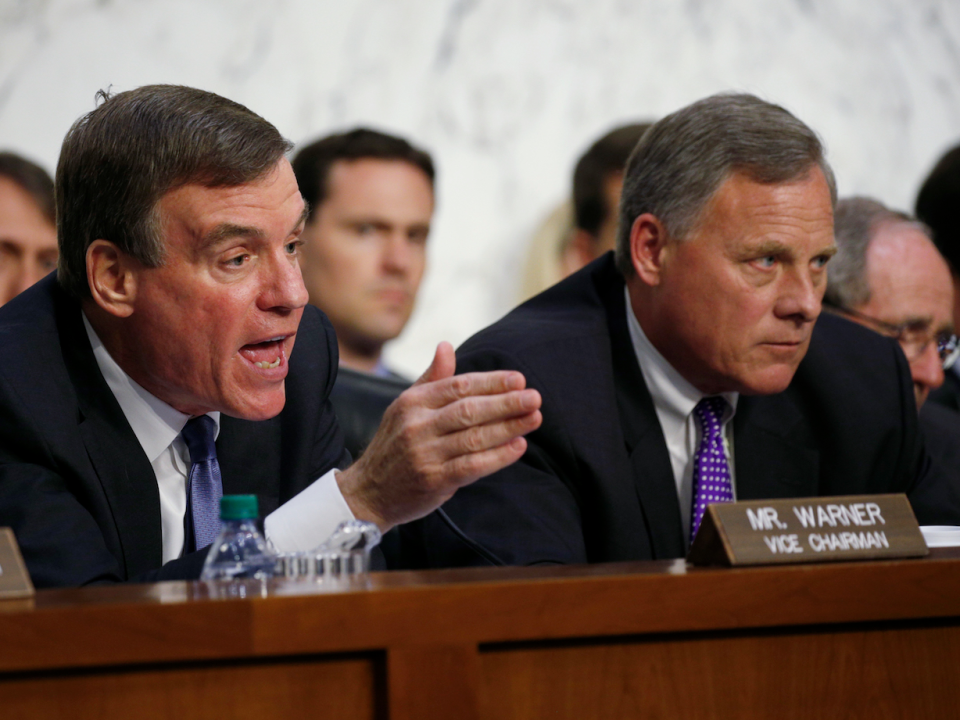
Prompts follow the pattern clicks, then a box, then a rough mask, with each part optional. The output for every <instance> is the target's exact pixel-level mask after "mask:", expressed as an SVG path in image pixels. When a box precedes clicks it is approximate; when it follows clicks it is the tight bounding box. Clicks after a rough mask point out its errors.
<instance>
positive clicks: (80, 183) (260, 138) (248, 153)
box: [56, 85, 291, 298]
mask: <svg viewBox="0 0 960 720" xmlns="http://www.w3.org/2000/svg"><path fill="white" fill-rule="evenodd" d="M98 97H99V98H100V99H101V100H102V102H101V103H100V105H99V106H98V107H97V108H96V109H95V110H93V111H91V112H90V113H88V114H87V115H84V116H83V117H82V118H80V119H79V120H77V122H76V123H74V125H73V127H71V128H70V131H69V132H68V133H67V136H66V138H65V139H64V141H63V147H62V149H61V151H60V162H59V164H58V165H57V177H56V202H57V242H58V244H59V246H60V262H59V266H58V268H57V277H58V279H59V281H60V284H61V285H62V286H63V288H64V289H65V290H66V291H67V292H69V293H70V294H72V295H74V296H75V297H79V298H82V297H87V296H89V294H90V289H89V287H88V286H87V272H86V254H87V248H88V247H89V246H90V243H92V242H93V241H94V240H98V239H103V240H109V241H110V242H112V243H113V244H114V245H116V246H117V247H118V248H119V249H120V250H122V251H123V252H125V253H127V254H128V255H130V256H132V257H134V258H136V259H137V260H139V261H140V262H141V263H143V264H144V265H146V266H147V267H157V266H159V265H160V264H161V263H162V262H163V257H164V241H163V238H162V237H161V236H160V230H159V220H158V214H157V211H156V208H157V203H158V202H159V200H160V198H161V197H162V196H163V195H164V194H166V193H167V192H169V191H170V190H173V189H175V188H178V187H181V186H183V185H187V184H190V183H200V184H202V185H205V186H207V187H229V186H236V185H242V184H244V183H248V182H252V181H254V180H257V179H259V178H260V177H263V176H264V175H266V173H268V172H269V171H270V170H272V169H273V168H274V167H275V166H276V164H277V163H278V162H279V161H280V159H281V158H282V157H283V155H284V153H286V152H287V150H289V149H290V147H291V145H290V143H289V142H287V141H286V140H284V139H283V137H282V136H281V135H280V133H279V132H278V131H277V129H276V128H275V127H274V126H273V125H271V124H270V123H268V122H267V121H266V120H264V119H263V118H262V117H260V116H259V115H257V114H255V113H253V112H251V111H250V110H248V109H247V108H245V107H244V106H243V105H240V104H239V103H235V102H233V101H232V100H227V99H226V98H223V97H220V96H219V95H215V94H214V93H211V92H206V91H205V90H197V89H194V88H189V87H183V86H179V85H147V86H144V87H141V88H137V89H136V90H129V91H127V92H122V93H118V94H116V95H110V94H109V93H108V92H105V91H100V93H98Z"/></svg>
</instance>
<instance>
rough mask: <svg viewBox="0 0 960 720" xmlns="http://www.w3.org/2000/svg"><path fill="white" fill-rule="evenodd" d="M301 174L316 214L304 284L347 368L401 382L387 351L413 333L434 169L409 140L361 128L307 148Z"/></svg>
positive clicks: (299, 160) (297, 161)
mask: <svg viewBox="0 0 960 720" xmlns="http://www.w3.org/2000/svg"><path fill="white" fill-rule="evenodd" d="M293 170H294V172H295V173H296V176H297V182H298V183H299V185H300V193H301V194H302V195H303V198H304V200H306V201H307V203H308V204H309V205H310V217H309V219H308V221H307V227H306V229H305V230H304V233H303V241H304V245H303V255H302V259H301V268H302V271H303V282H304V284H305V285H306V287H307V292H308V293H309V294H310V302H311V303H312V304H314V305H316V306H317V307H319V308H320V309H321V310H323V311H324V312H325V313H326V314H327V316H328V317H329V318H330V322H332V323H333V327H334V329H335V330H336V331H337V341H338V343H339V345H340V364H341V365H343V366H344V367H348V368H351V369H353V370H358V371H361V372H366V373H370V374H373V375H379V376H391V375H394V373H392V372H391V371H390V370H388V369H387V368H386V367H385V366H384V365H383V362H382V359H381V357H382V352H383V346H384V344H386V342H387V341H389V340H392V339H394V338H395V337H397V335H399V334H400V332H401V331H402V330H403V326H404V325H406V323H407V320H408V319H409V318H410V313H411V312H413V304H414V301H415V299H416V296H417V290H418V289H419V287H420V280H421V278H422V277H423V270H424V267H425V265H426V258H427V256H426V249H427V248H426V246H427V236H428V235H429V234H430V220H431V217H432V216H433V207H434V197H433V183H434V177H435V171H434V167H433V161H432V160H431V158H430V156H429V155H428V154H427V153H426V152H424V151H423V150H420V149H418V148H415V147H413V146H412V145H411V144H410V143H408V142H407V141H406V140H404V139H402V138H399V137H395V136H392V135H387V134H384V133H381V132H377V131H375V130H368V129H366V128H358V129H356V130H352V131H350V132H346V133H341V134H337V135H330V136H328V137H325V138H322V139H321V140H317V141H316V142H314V143H312V144H310V145H307V146H306V147H304V148H303V149H302V150H300V151H299V152H298V153H297V154H296V157H294V159H293Z"/></svg>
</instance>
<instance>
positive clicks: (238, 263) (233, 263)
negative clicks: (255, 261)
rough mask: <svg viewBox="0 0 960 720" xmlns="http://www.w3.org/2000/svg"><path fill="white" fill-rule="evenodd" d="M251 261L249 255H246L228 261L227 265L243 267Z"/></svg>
mask: <svg viewBox="0 0 960 720" xmlns="http://www.w3.org/2000/svg"><path fill="white" fill-rule="evenodd" d="M249 259H250V256H249V255H246V254H244V255H237V256H235V257H232V258H230V259H229V260H227V262H226V264H227V265H229V266H230V267H243V264H244V263H246V262H247V260H249Z"/></svg>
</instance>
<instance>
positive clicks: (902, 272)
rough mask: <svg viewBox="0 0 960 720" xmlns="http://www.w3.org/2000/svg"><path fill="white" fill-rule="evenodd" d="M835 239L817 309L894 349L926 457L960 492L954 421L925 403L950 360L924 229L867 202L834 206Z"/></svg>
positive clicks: (941, 293)
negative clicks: (905, 368) (903, 367)
mask: <svg viewBox="0 0 960 720" xmlns="http://www.w3.org/2000/svg"><path fill="white" fill-rule="evenodd" d="M834 232H835V237H836V243H837V249H838V251H837V255H836V257H835V258H834V259H833V261H832V263H831V265H830V273H829V280H828V282H827V292H826V295H825V296H824V303H825V304H826V305H827V306H828V307H831V308H833V309H834V310H835V311H836V312H840V313H843V314H845V315H847V316H848V317H850V318H851V319H852V320H855V321H856V322H859V323H861V324H863V325H866V326H867V327H869V328H871V329H873V330H876V331H877V332H879V333H881V334H883V335H887V336H888V337H893V338H896V339H897V340H898V341H899V342H900V347H901V348H902V349H903V352H904V354H905V355H906V356H907V361H908V362H909V363H910V375H911V377H912V378H913V391H914V395H915V397H916V399H917V408H918V409H919V410H920V426H921V428H922V429H923V434H924V439H925V440H926V446H927V449H928V450H929V452H930V454H931V456H932V458H933V459H934V461H935V462H937V463H939V470H940V471H941V472H942V473H943V475H944V476H945V477H949V478H950V479H951V480H952V482H953V484H954V486H955V487H957V488H960V413H958V412H956V411H954V410H952V409H950V408H948V407H946V406H943V405H938V404H936V403H927V402H925V401H926V400H927V396H928V395H929V394H930V392H931V391H933V390H936V389H937V388H938V387H940V386H941V385H942V384H943V379H944V372H946V371H949V369H950V367H951V365H952V364H953V363H954V361H955V360H956V358H957V337H956V335H954V325H953V323H954V320H953V306H954V302H953V291H954V289H953V282H952V279H951V276H950V268H949V267H948V266H947V263H946V261H945V260H944V259H943V257H942V256H941V255H940V253H939V252H938V251H937V248H936V247H935V246H934V244H933V242H931V240H930V236H929V234H928V233H929V230H928V229H927V228H926V227H925V226H924V225H922V224H921V223H919V222H918V221H916V220H915V219H914V218H912V217H910V216H909V215H906V214H905V213H901V212H895V211H893V210H890V209H889V208H887V207H885V206H884V205H883V204H882V203H879V202H877V201H876V200H871V199H870V198H863V197H854V198H845V199H843V200H841V201H840V202H839V203H837V209H836V212H835V214H834Z"/></svg>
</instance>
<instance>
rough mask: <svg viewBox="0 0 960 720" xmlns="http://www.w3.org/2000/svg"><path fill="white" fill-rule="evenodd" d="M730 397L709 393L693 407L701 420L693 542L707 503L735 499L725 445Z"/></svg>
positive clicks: (692, 526)
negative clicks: (725, 419) (727, 398)
mask: <svg viewBox="0 0 960 720" xmlns="http://www.w3.org/2000/svg"><path fill="white" fill-rule="evenodd" d="M727 407H728V405H727V401H726V400H724V399H723V398H722V397H717V396H714V397H706V398H703V399H702V400H701V401H700V402H698V403H697V406H696V407H695V408H694V409H693V412H694V413H696V416H697V419H698V420H699V421H700V447H699V448H697V454H696V455H695V456H694V465H693V518H692V521H691V523H690V542H691V543H692V542H693V539H694V538H695V537H696V536H697V530H699V529H700V521H701V520H703V514H704V512H706V510H707V505H708V504H709V503H714V502H733V482H732V480H731V478H730V466H729V465H728V464H727V453H726V451H725V450H724V447H723V425H722V424H721V422H722V420H723V413H724V411H725V410H726V409H727Z"/></svg>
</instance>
